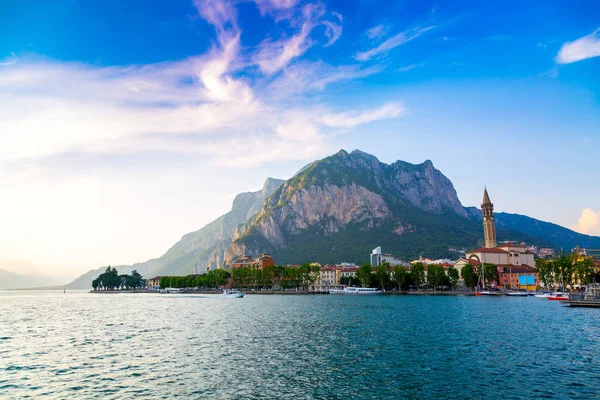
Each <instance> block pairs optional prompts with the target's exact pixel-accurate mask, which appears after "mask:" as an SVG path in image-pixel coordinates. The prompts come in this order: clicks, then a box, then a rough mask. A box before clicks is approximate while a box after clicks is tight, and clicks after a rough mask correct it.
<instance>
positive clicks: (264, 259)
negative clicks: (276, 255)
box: [233, 254, 276, 269]
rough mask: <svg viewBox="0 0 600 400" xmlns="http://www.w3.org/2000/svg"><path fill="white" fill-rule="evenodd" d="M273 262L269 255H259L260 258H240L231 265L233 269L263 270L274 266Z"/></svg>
mask: <svg viewBox="0 0 600 400" xmlns="http://www.w3.org/2000/svg"><path fill="white" fill-rule="evenodd" d="M274 265H276V264H275V260H273V257H271V255H270V254H261V255H260V257H257V258H250V257H248V256H242V257H240V258H239V259H238V260H237V261H236V262H234V263H233V268H252V269H263V268H264V267H269V266H274Z"/></svg>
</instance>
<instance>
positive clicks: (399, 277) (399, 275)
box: [394, 265, 408, 290]
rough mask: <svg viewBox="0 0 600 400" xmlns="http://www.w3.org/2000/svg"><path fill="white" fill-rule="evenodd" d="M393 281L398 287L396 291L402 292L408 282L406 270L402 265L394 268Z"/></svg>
mask: <svg viewBox="0 0 600 400" xmlns="http://www.w3.org/2000/svg"><path fill="white" fill-rule="evenodd" d="M394 280H395V281H396V285H398V290H402V288H403V287H404V286H406V283H407V282H408V272H406V268H404V266H403V265H396V266H395V267H394Z"/></svg>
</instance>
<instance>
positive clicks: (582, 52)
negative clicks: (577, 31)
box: [556, 29, 600, 64]
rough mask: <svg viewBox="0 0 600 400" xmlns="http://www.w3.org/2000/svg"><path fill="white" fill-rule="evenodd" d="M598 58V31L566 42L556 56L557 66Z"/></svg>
mask: <svg viewBox="0 0 600 400" xmlns="http://www.w3.org/2000/svg"><path fill="white" fill-rule="evenodd" d="M598 56H600V29H596V30H595V31H594V32H592V33H590V34H589V35H587V36H584V37H581V38H579V39H577V40H574V41H572V42H566V43H565V44H563V45H562V47H561V48H560V51H559V52H558V55H557V56H556V62H557V63H558V64H570V63H573V62H576V61H581V60H585V59H588V58H592V57H598Z"/></svg>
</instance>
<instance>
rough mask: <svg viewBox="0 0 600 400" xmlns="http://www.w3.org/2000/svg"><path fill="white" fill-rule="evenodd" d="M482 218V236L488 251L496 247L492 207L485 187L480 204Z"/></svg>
mask: <svg viewBox="0 0 600 400" xmlns="http://www.w3.org/2000/svg"><path fill="white" fill-rule="evenodd" d="M481 214H482V217H483V235H484V236H485V247H487V248H488V249H490V248H493V247H496V224H495V222H494V205H493V204H492V201H491V200H490V195H489V194H488V191H487V187H486V188H484V189H483V203H482V204H481Z"/></svg>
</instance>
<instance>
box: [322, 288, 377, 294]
mask: <svg viewBox="0 0 600 400" xmlns="http://www.w3.org/2000/svg"><path fill="white" fill-rule="evenodd" d="M329 294H360V295H362V294H381V290H377V289H375V288H362V287H360V288H359V287H345V288H343V289H329Z"/></svg>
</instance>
